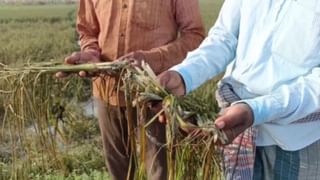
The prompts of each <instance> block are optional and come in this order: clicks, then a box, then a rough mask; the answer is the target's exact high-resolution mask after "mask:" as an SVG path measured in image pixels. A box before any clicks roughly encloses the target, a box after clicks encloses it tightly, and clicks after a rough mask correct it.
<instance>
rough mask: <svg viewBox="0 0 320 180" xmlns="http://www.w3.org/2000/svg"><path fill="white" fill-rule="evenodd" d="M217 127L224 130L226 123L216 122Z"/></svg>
mask: <svg viewBox="0 0 320 180" xmlns="http://www.w3.org/2000/svg"><path fill="white" fill-rule="evenodd" d="M215 125H216V127H217V128H219V129H222V128H224V126H225V125H226V123H225V122H224V121H216V122H215Z"/></svg>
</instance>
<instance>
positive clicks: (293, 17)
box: [271, 1, 320, 67]
mask: <svg viewBox="0 0 320 180" xmlns="http://www.w3.org/2000/svg"><path fill="white" fill-rule="evenodd" d="M271 51H272V53H273V54H274V55H277V56H280V57H281V58H283V59H284V60H286V61H289V62H291V63H294V64H297V65H299V66H308V67H310V66H316V65H319V64H320V60H319V57H320V56H319V55H320V14H319V13H317V12H315V11H313V10H310V9H308V8H306V7H305V6H304V5H303V2H302V3H299V2H296V1H292V2H291V3H290V5H289V7H288V10H287V12H286V14H285V15H284V18H283V19H282V20H281V22H280V24H279V26H278V27H277V29H276V30H275V33H274V37H273V41H272V48H271Z"/></svg>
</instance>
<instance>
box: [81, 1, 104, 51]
mask: <svg viewBox="0 0 320 180" xmlns="http://www.w3.org/2000/svg"><path fill="white" fill-rule="evenodd" d="M77 32H78V33H79V39H80V46H81V51H92V52H95V53H96V54H100V48H99V43H98V37H99V32H100V30H99V22H98V20H97V17H96V14H95V9H94V5H93V2H92V1H91V0H80V1H79V9H78V16H77Z"/></svg>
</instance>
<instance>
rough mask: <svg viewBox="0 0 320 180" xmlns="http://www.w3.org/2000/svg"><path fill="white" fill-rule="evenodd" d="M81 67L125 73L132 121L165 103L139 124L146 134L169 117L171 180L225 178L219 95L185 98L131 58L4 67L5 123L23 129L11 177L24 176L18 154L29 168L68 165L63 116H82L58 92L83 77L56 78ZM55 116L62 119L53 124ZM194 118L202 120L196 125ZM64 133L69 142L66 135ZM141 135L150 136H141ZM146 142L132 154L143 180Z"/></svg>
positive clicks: (15, 142)
mask: <svg viewBox="0 0 320 180" xmlns="http://www.w3.org/2000/svg"><path fill="white" fill-rule="evenodd" d="M81 70H84V71H93V72H99V73H101V74H103V73H107V74H118V75H120V77H121V79H122V82H123V83H119V86H120V84H123V85H122V87H121V88H120V87H118V89H122V90H123V91H124V93H125V97H126V104H127V108H128V112H129V113H128V120H129V121H130V111H132V110H133V109H137V111H138V113H139V115H141V116H145V115H144V114H143V113H145V109H146V108H147V104H148V102H150V101H161V102H162V107H163V108H162V110H161V111H160V112H159V113H158V114H157V115H156V116H155V117H154V118H152V119H151V120H150V121H149V123H147V124H145V125H144V126H141V127H139V128H141V129H142V130H141V131H140V132H141V133H144V129H145V128H147V127H148V125H149V124H151V123H153V121H155V120H157V118H156V117H157V116H159V115H160V114H161V113H165V114H166V117H167V118H168V119H169V121H168V123H167V124H166V134H167V137H166V138H167V141H166V143H165V144H162V146H163V147H164V148H166V149H167V157H168V168H169V174H168V176H169V179H220V178H221V177H222V176H221V175H222V174H221V173H222V169H221V168H220V160H221V157H220V153H219V149H218V147H217V146H216V142H217V141H218V140H219V141H220V142H222V143H224V142H225V141H227V139H226V137H225V135H224V133H223V132H221V131H219V130H217V129H216V128H215V127H214V125H213V120H214V119H215V116H216V114H215V112H216V111H217V109H216V106H215V104H214V99H213V98H212V97H211V98H208V97H203V96H202V97H201V96H198V95H196V93H195V94H191V95H188V96H184V97H176V96H173V95H171V94H170V93H169V92H168V91H167V90H165V89H164V88H162V87H161V86H160V84H159V83H158V82H157V81H156V76H155V74H154V73H153V72H152V70H151V68H150V67H149V66H148V65H147V64H142V68H141V69H140V68H137V67H132V66H131V65H130V64H128V63H127V62H126V61H123V62H115V63H97V64H84V65H74V66H70V65H60V64H57V63H55V62H47V63H36V64H25V65H23V66H16V67H9V66H6V65H3V64H2V65H1V68H0V80H1V83H0V84H1V85H2V87H1V88H0V89H1V90H0V93H1V94H6V95H5V96H3V97H4V102H5V105H4V107H5V115H4V118H3V119H4V122H3V125H4V126H6V127H8V129H10V132H18V133H11V135H9V136H10V138H9V139H10V141H11V144H12V149H11V151H12V152H13V155H12V157H13V158H12V159H11V160H12V162H13V163H12V168H13V171H12V174H11V177H13V178H17V176H18V175H19V173H16V172H18V171H19V170H20V169H21V165H19V164H17V163H15V161H16V159H18V158H27V159H28V160H29V161H27V162H28V163H27V164H24V165H23V166H24V168H28V167H31V166H32V163H33V162H34V161H40V162H41V163H43V167H44V168H46V169H50V168H51V167H52V166H57V167H59V168H60V169H63V168H67V167H65V164H64V163H63V162H62V161H63V160H62V159H61V158H60V157H59V156H58V153H59V152H57V151H56V149H57V148H56V146H58V144H57V141H56V136H57V134H62V133H61V129H60V128H59V120H60V121H63V118H64V116H68V119H72V118H76V117H74V116H77V115H76V114H73V113H68V112H65V109H64V107H63V106H61V105H60V106H59V105H57V104H56V103H55V100H56V96H54V95H55V93H54V92H56V91H64V92H70V91H73V89H69V90H68V91H65V89H68V88H69V87H74V86H69V84H70V83H74V82H75V81H77V78H76V77H75V78H73V79H70V80H69V81H66V82H64V83H61V82H60V83H54V82H56V81H58V80H54V79H53V77H52V76H53V73H55V72H58V71H64V72H69V73H76V72H79V71H81ZM211 91H212V92H213V90H211ZM209 94H212V93H209ZM204 98H205V99H204ZM54 105H56V106H54ZM134 107H135V108H134ZM52 116H54V117H52ZM53 119H55V120H56V121H55V122H52V120H53ZM190 120H191V121H192V122H196V123H191V122H190ZM28 123H29V125H30V126H33V129H34V130H35V132H36V133H35V135H34V136H29V135H28V134H27V133H28V132H26V130H25V129H24V127H25V126H26V124H28ZM128 124H129V127H130V128H129V131H130V132H129V135H130V138H129V139H130V142H131V146H133V149H136V146H137V143H136V140H135V137H136V136H135V135H134V132H136V131H134V130H133V126H132V122H129V123H128ZM52 125H54V126H52ZM130 125H131V126H130ZM48 127H52V128H53V129H50V128H48ZM181 129H192V130H193V131H194V132H196V131H197V132H201V133H194V134H192V135H186V134H185V133H183V132H182V131H181ZM202 134H206V136H202ZM59 137H60V138H61V139H62V140H63V136H62V135H61V136H59ZM140 137H145V136H144V135H142V136H141V135H140ZM28 138H33V140H34V141H33V143H29V142H30V141H27V139H28ZM25 142H28V143H25ZM143 142H144V139H143V138H142V139H141V141H140V146H141V152H140V154H137V152H135V151H134V152H133V155H132V158H134V160H135V161H133V162H135V163H136V166H138V167H141V168H140V171H137V173H136V177H137V179H143V178H144V176H145V175H144V174H145V173H144V170H143V166H141V165H142V164H143V163H142V162H143V158H144V148H143ZM19 148H23V149H19ZM33 148H36V149H38V150H40V152H41V153H43V154H45V156H42V157H41V158H40V159H36V160H35V159H34V158H39V156H35V155H33V154H32V153H31V152H33V151H32V149H33ZM48 160H51V161H50V162H49V161H48ZM19 166H20V167H19ZM20 174H21V173H20Z"/></svg>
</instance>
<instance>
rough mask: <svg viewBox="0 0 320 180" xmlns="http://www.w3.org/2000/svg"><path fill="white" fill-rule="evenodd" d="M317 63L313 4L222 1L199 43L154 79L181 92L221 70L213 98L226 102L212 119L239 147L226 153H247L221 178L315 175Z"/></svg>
mask: <svg viewBox="0 0 320 180" xmlns="http://www.w3.org/2000/svg"><path fill="white" fill-rule="evenodd" d="M319 65H320V1H318V0H250V1H249V0H226V1H225V3H224V5H223V8H222V10H221V12H220V16H219V18H218V20H217V22H216V24H215V25H214V27H213V28H212V29H211V30H210V32H209V35H208V37H207V38H206V39H205V40H204V41H203V43H202V44H201V45H200V47H199V48H198V49H196V50H194V51H193V52H190V53H189V54H188V56H187V58H186V59H185V60H184V61H183V62H182V63H181V64H179V65H177V66H175V67H173V68H171V69H170V70H169V71H166V72H164V73H162V74H161V75H160V76H159V80H160V83H161V84H162V85H163V86H165V87H166V88H167V89H169V90H171V92H172V93H174V94H176V95H184V94H186V93H189V92H190V91H192V90H194V89H195V88H197V87H199V86H200V85H201V84H203V83H204V82H205V81H207V80H209V79H211V78H213V77H215V76H216V75H218V74H219V73H221V72H224V71H225V70H226V73H225V76H224V78H223V79H222V80H221V81H220V83H219V95H220V96H222V99H224V100H228V98H229V99H230V98H231V99H232V98H233V100H231V101H229V102H227V104H228V105H230V106H229V107H227V108H225V109H224V111H223V113H222V115H221V116H220V117H219V118H218V119H217V120H216V123H215V124H216V126H217V127H218V128H220V129H223V130H224V131H225V132H226V134H227V136H228V137H229V139H230V140H233V139H235V138H236V139H235V140H234V141H233V144H240V147H239V149H238V150H237V151H232V150H231V151H228V152H229V153H230V152H232V153H233V155H235V156H239V154H251V155H252V157H253V159H250V155H248V156H247V157H240V159H241V160H240V161H238V163H236V164H232V163H231V164H232V165H233V166H234V167H227V168H226V178H227V179H245V180H247V179H250V178H253V179H281V180H282V179H290V180H291V179H304V178H307V179H308V178H309V179H310V178H313V179H320V153H319V151H320V141H319V139H320V67H319ZM224 91H225V92H224ZM237 97H238V99H237ZM220 104H223V102H222V103H221V102H220ZM239 137H241V138H240V139H242V138H243V137H244V138H245V140H240V141H239ZM250 138H253V141H252V142H251V141H247V140H250ZM244 146H246V147H244ZM232 147H235V146H232ZM226 148H227V149H228V148H229V150H230V148H231V146H229V147H226ZM231 149H232V148H231ZM250 149H251V150H250ZM232 153H231V154H232ZM230 156H232V155H230V154H229V155H228V154H227V155H226V159H225V160H226V161H231V160H233V161H234V158H232V157H231V158H230ZM248 157H249V158H248ZM236 159H237V160H238V158H236ZM226 164H227V165H228V163H226ZM229 164H230V163H229ZM250 165H252V166H250ZM235 166H236V167H235Z"/></svg>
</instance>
